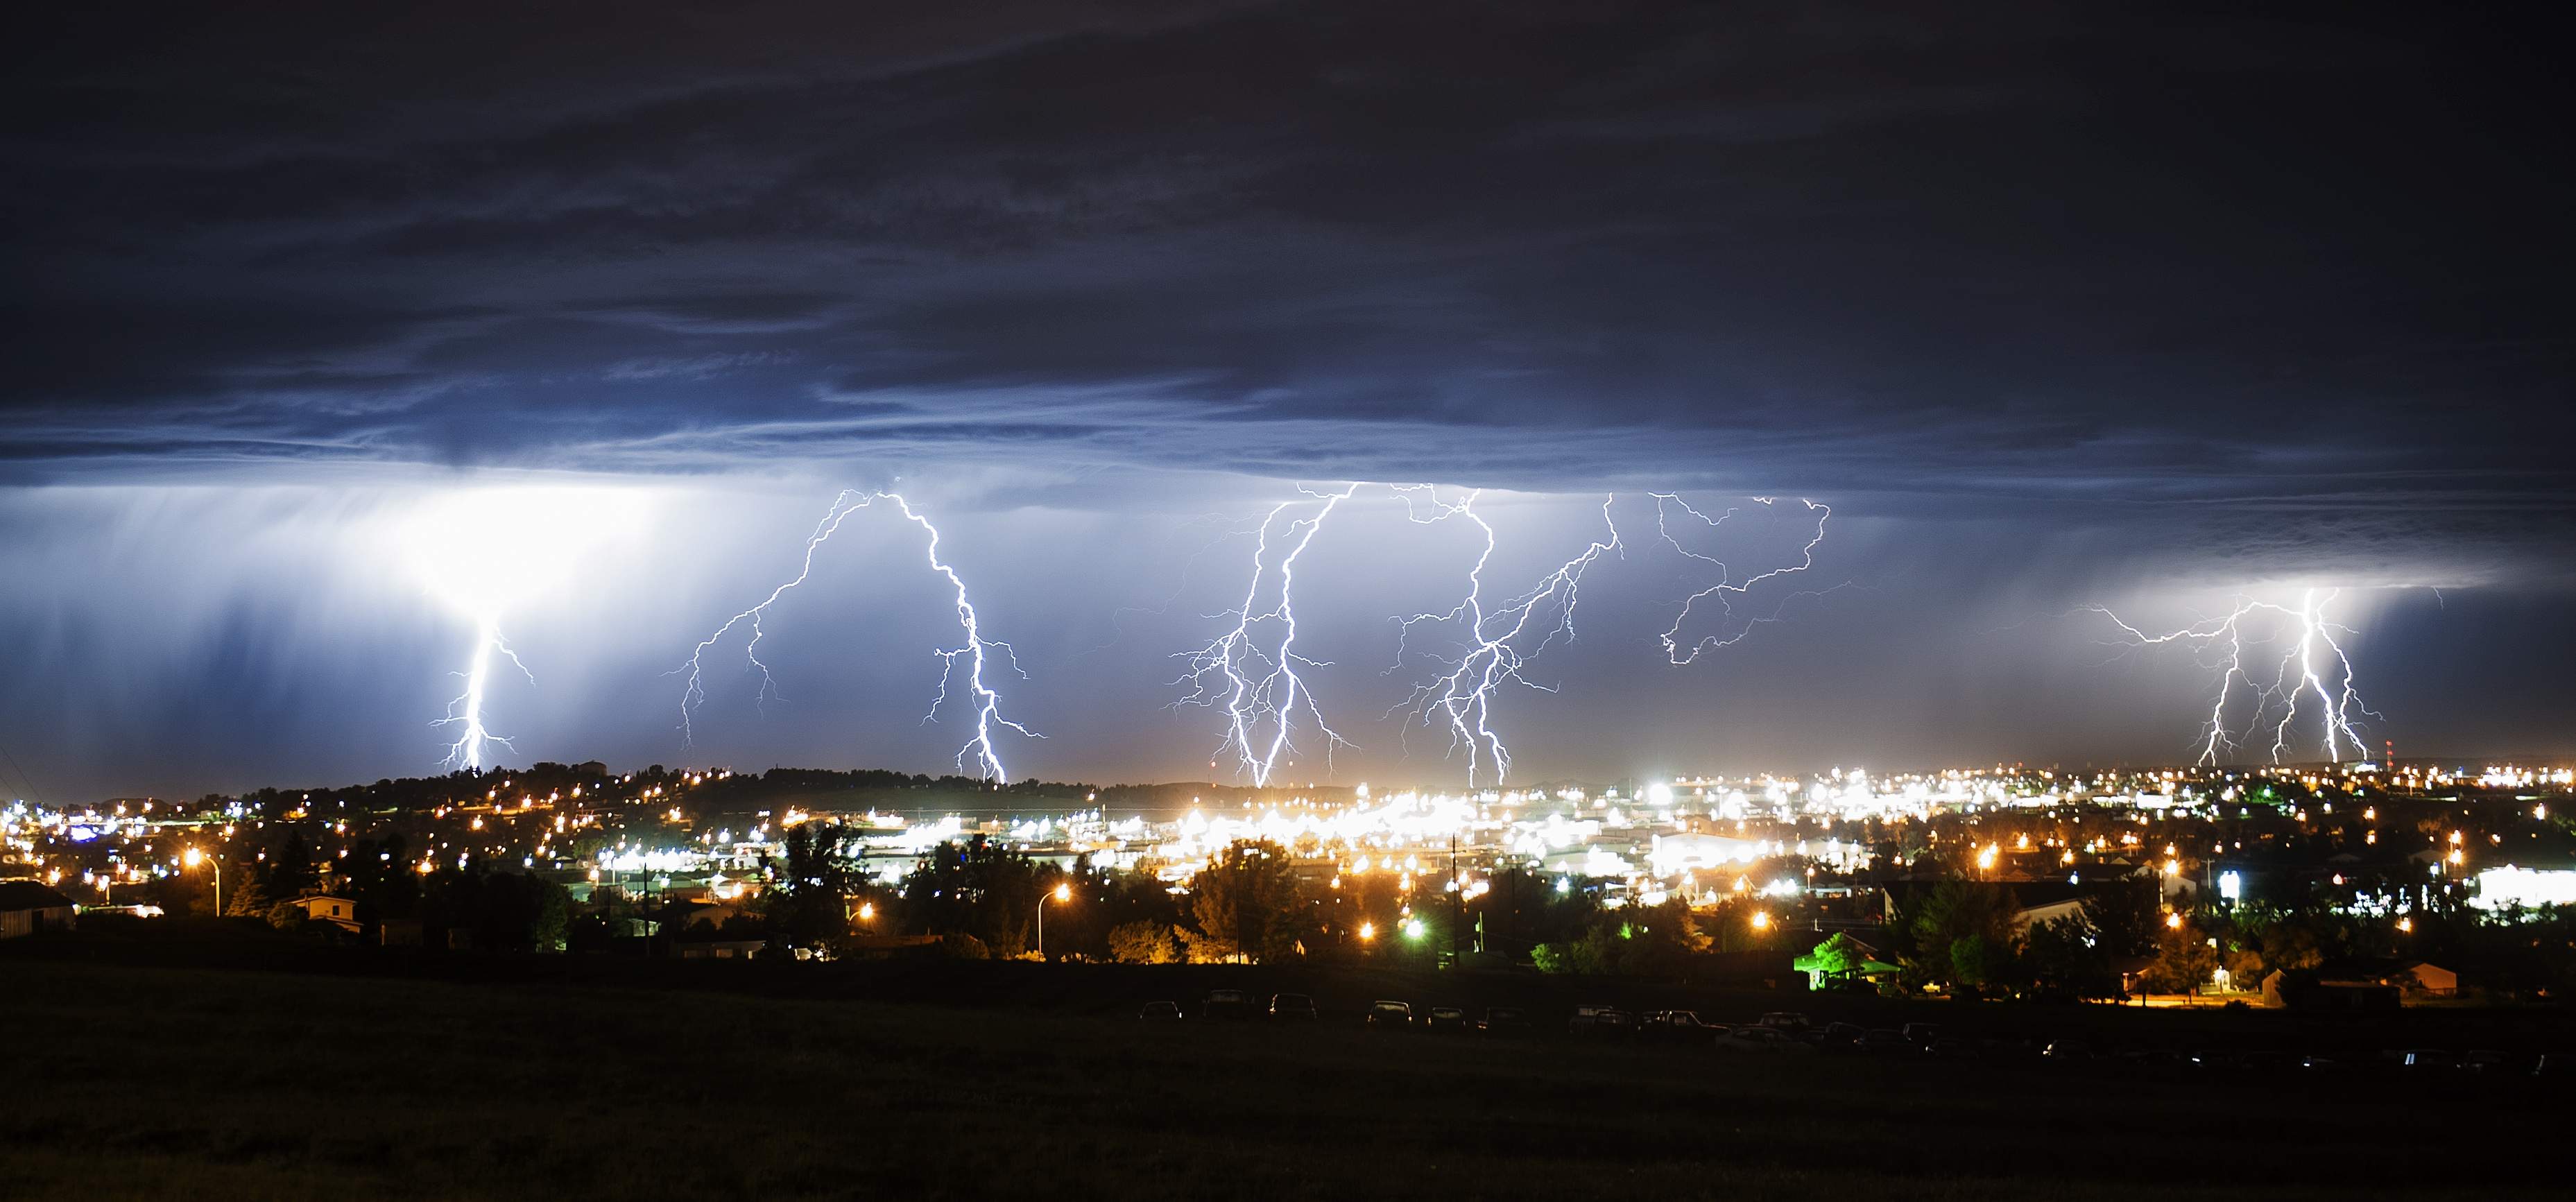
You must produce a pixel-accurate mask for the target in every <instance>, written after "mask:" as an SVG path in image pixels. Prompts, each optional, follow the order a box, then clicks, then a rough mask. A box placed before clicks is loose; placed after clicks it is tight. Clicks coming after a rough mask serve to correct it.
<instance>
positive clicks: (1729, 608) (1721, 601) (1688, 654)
mask: <svg viewBox="0 0 2576 1202" xmlns="http://www.w3.org/2000/svg"><path fill="white" fill-rule="evenodd" d="M1650 495H1651V496H1653V497H1654V498H1655V533H1656V534H1658V535H1660V536H1661V537H1662V538H1663V541H1664V543H1665V545H1667V546H1670V547H1671V548H1672V549H1673V550H1675V551H1679V552H1681V553H1682V554H1683V555H1685V556H1687V557H1689V558H1691V559H1696V560H1699V561H1700V562H1702V563H1706V564H1711V565H1714V566H1715V567H1716V568H1717V571H1718V579H1717V583H1715V584H1712V585H1710V586H1708V587H1707V588H1704V589H1701V590H1700V591H1698V592H1696V593H1692V594H1691V595H1690V596H1689V597H1688V598H1687V599H1685V600H1684V601H1683V602H1682V607H1681V612H1679V613H1676V614H1674V615H1673V624H1672V625H1671V626H1669V627H1666V628H1665V630H1664V634H1663V641H1664V658H1665V659H1667V660H1669V661H1671V662H1672V663H1675V664H1688V663H1691V662H1693V661H1695V660H1697V659H1698V658H1699V657H1700V654H1701V653H1702V652H1706V651H1718V650H1723V649H1725V648H1728V647H1732V646H1734V645H1735V644H1737V643H1739V642H1742V641H1743V640H1744V638H1745V636H1747V635H1749V634H1752V633H1753V628H1754V627H1756V626H1761V625H1765V624H1768V623H1771V622H1777V621H1779V620H1780V612H1781V610H1782V609H1784V608H1786V607H1787V606H1788V604H1789V603H1790V602H1792V601H1795V600H1797V599H1799V598H1801V597H1820V596H1823V595H1824V594H1825V593H1828V592H1831V591H1833V590H1832V589H1823V590H1807V591H1802V592H1796V593H1791V594H1789V595H1788V596H1785V597H1782V598H1781V599H1780V604H1779V605H1776V606H1773V607H1772V610H1771V612H1770V614H1768V615H1767V616H1762V617H1755V618H1749V619H1746V620H1745V621H1744V623H1743V625H1742V626H1740V627H1736V629H1735V633H1733V634H1713V635H1708V636H1706V637H1703V638H1701V639H1700V640H1699V641H1698V642H1696V643H1693V644H1692V645H1691V646H1690V648H1689V649H1688V650H1684V649H1683V648H1682V645H1681V631H1682V626H1683V624H1684V623H1686V622H1688V621H1690V616H1691V610H1692V609H1693V608H1695V607H1697V606H1698V605H1699V603H1700V602H1702V601H1705V600H1709V599H1711V598H1715V599H1716V601H1717V606H1718V610H1719V612H1720V613H1721V614H1723V615H1724V616H1723V617H1722V618H1721V619H1720V621H1719V629H1720V630H1721V631H1723V630H1725V629H1727V628H1728V627H1733V626H1735V622H1736V615H1735V605H1734V603H1733V601H1730V600H1729V599H1728V594H1730V593H1731V594H1733V595H1734V597H1735V598H1736V599H1745V598H1748V597H1749V596H1750V595H1751V594H1752V592H1753V589H1754V587H1755V586H1757V585H1760V584H1762V583H1763V582H1764V581H1768V580H1776V579H1778V578H1780V577H1782V576H1787V575H1791V574H1793V573H1798V572H1804V571H1806V570H1807V569H1809V568H1812V567H1814V566H1816V547H1817V546H1818V545H1819V544H1821V543H1823V542H1824V541H1825V523H1827V522H1829V521H1831V520H1833V516H1834V510H1833V507H1832V506H1830V505H1823V504H1819V503H1817V502H1815V501H1809V500H1805V499H1803V498H1802V499H1800V500H1799V502H1798V503H1799V504H1801V505H1804V506H1806V507H1807V512H1809V513H1812V514H1815V515H1816V534H1815V537H1813V538H1810V539H1808V540H1807V545H1806V546H1805V547H1803V548H1801V549H1800V550H1799V554H1798V562H1797V563H1796V564H1795V565H1794V566H1790V567H1780V568H1773V569H1771V570H1770V571H1768V572H1763V573H1761V574H1759V575H1756V576H1751V577H1747V578H1746V579H1745V580H1744V581H1743V582H1742V583H1740V584H1739V583H1735V582H1734V580H1733V577H1734V570H1733V569H1731V568H1729V567H1727V566H1726V564H1725V562H1724V561H1722V560H1719V559H1717V558H1716V557H1715V556H1710V555H1703V554H1701V553H1699V552H1697V551H1693V550H1691V549H1690V548H1688V547H1685V546H1683V545H1682V543H1681V540H1680V539H1679V538H1676V537H1674V535H1673V531H1672V526H1671V524H1670V513H1671V510H1673V509H1679V510H1681V511H1682V512H1684V513H1687V514H1689V515H1690V516H1692V517H1694V518H1697V519H1699V520H1700V521H1701V522H1702V523H1705V524H1706V525H1707V526H1708V528H1709V529H1711V530H1715V529H1718V528H1719V527H1722V526H1724V525H1725V524H1726V520H1727V519H1728V518H1731V517H1734V516H1735V515H1736V512H1737V510H1736V509H1729V510H1727V511H1726V512H1725V513H1722V514H1719V515H1718V516H1716V517H1713V518H1712V517H1710V516H1708V515H1707V514H1705V513H1702V512H1700V511H1699V510H1697V509H1694V508H1692V507H1691V504H1690V502H1688V501H1685V500H1683V499H1681V497H1680V496H1679V495H1678V494H1675V493H1653V494H1650ZM1753 500H1754V503H1755V504H1758V505H1760V506H1762V507H1763V508H1764V509H1766V510H1767V509H1769V508H1771V507H1772V506H1773V504H1774V503H1775V501H1776V498H1773V497H1755V498H1753ZM1834 587H1835V588H1840V587H1842V586H1841V585H1836V586H1834Z"/></svg>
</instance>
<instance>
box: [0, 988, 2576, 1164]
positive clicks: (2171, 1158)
mask: <svg viewBox="0 0 2576 1202" xmlns="http://www.w3.org/2000/svg"><path fill="white" fill-rule="evenodd" d="M743 967H749V966H748V965H746V966H743ZM993 967H994V968H1029V969H1033V970H1036V971H1038V972H1043V971H1044V969H1043V967H1042V966H1033V965H1032V966H1017V965H1013V966H1002V965H996V966H993ZM0 974H5V978H6V979H5V989H0V1021H5V1029H6V1030H7V1031H8V1032H9V1036H10V1038H9V1052H8V1056H7V1060H8V1072H7V1088H6V1089H5V1090H0V1197H8V1198H71V1197H79V1198H156V1199H157V1198H277V1199H298V1198H313V1199H333V1200H335V1202H336V1200H341V1199H348V1198H357V1197H369V1198H373V1197H392V1198H458V1197H530V1198H536V1197H543V1198H617V1199H635V1198H670V1197H699V1198H704V1197H762V1198H800V1197H822V1198H838V1197H853V1198H857V1197H866V1198H883V1197H914V1196H931V1197H993V1196H1002V1195H1006V1194H1007V1195H1011V1196H1025V1197H1040V1198H1109V1197H1119V1198H1137V1197H1192V1198H1207V1197H1260V1198H1277V1197H1288V1198H1344V1197H1422V1198H1429V1197H1469V1198H1473V1197H1602V1196H1615V1197H1626V1198H1675V1197H1701V1196H1712V1195H1723V1196H1729V1197H1737V1198H1765V1197H1777V1198H1815V1197H1830V1196H1846V1197H1854V1198H1858V1197H1905V1198H1911V1199H1919V1198H1977V1199H1996V1198H2065V1197H2076V1196H2083V1197H2115V1198H2140V1199H2145V1198H2154V1199H2168V1200H2169V1199H2175V1198H2192V1197H2240V1196H2241V1197H2258V1196H2259V1197H2265V1198H2273V1199H2279V1198H2298V1197H2318V1198H2328V1197H2335V1198H2341V1197H2350V1196H2354V1195H2356V1194H2361V1193H2373V1192H2381V1191H2390V1190H2396V1191H2403V1192H2406V1193H2409V1194H2413V1195H2417V1196H2450V1195H2456V1196H2462V1197H2470V1196H2476V1197H2489V1198H2492V1197H2499V1196H2521V1195H2528V1196H2533V1197H2538V1196H2544V1194H2545V1195H2546V1196H2551V1197H2557V1196H2563V1195H2561V1194H2558V1193H2556V1192H2555V1188H2554V1187H2555V1186H2556V1185H2557V1184H2558V1182H2557V1180H2556V1177H2555V1175H2554V1170H2551V1169H2549V1168H2548V1166H2549V1165H2550V1164H2551V1163H2552V1162H2553V1161H2554V1160H2555V1159H2556V1157H2557V1156H2558V1154H2559V1152H2560V1149H2559V1148H2558V1146H2557V1145H2556V1143H2555V1142H2553V1141H2555V1140H2556V1139H2557V1138H2558V1133H2559V1132H2561V1131H2562V1130H2563V1121H2564V1113H2565V1112H2564V1110H2563V1109H2561V1107H2560V1105H2559V1104H2558V1103H2557V1102H2556V1100H2555V1094H2556V1093H2557V1092H2561V1091H2560V1090H2558V1089H2557V1088H2556V1087H2555V1085H2554V1083H2551V1088H2550V1090H2549V1091H2548V1092H2544V1091H2543V1089H2541V1088H2539V1086H2541V1085H2542V1084H2544V1083H2541V1082H2533V1081H2530V1080H2529V1079H2527V1078H2521V1077H2515V1078H2511V1079H2507V1078H2503V1077H2495V1078H2485V1079H2478V1080H2472V1075H2469V1074H2461V1075H2458V1076H2456V1077H2451V1076H2446V1077H2444V1078H2442V1079H2440V1080H2438V1081H2433V1080H2429V1079H2428V1080H2418V1079H2414V1078H2410V1077H2409V1076H2407V1075H2405V1074H2395V1073H2386V1074H2369V1075H2359V1074H2355V1075H2331V1076H2319V1077H2312V1078H2306V1077H2300V1076H2297V1075H2292V1076H2287V1077H2284V1076H2280V1075H2277V1074H2267V1075H2254V1074H2234V1073H2216V1074H2213V1073H2208V1072H2192V1071H2173V1070H2170V1069H2169V1067H2168V1066H2141V1067H2137V1068H2134V1069H2129V1068H2120V1069H2110V1068H2099V1069H2095V1070H2091V1071H2070V1070H2068V1069H2064V1068H2058V1067H2052V1066H2050V1065H2048V1064H2046V1063H2044V1062H2038V1061H2014V1062H2009V1063H1989V1062H1978V1063H1968V1064H1958V1063H1947V1062H1934V1061H1929V1060H1920V1061H1918V1060H1880V1059H1870V1058H1860V1057H1823V1056H1817V1057H1806V1058H1790V1057H1768V1058H1765V1057H1724V1056H1719V1055H1715V1054H1711V1053H1708V1052H1706V1051H1703V1050H1701V1049H1698V1048H1658V1047H1640V1046H1610V1045H1599V1044H1592V1043H1587V1042H1579V1041H1574V1040H1569V1039H1563V1038H1538V1039H1531V1040H1516V1041H1489V1040H1485V1039H1481V1038H1477V1037H1472V1036H1448V1037H1444V1036H1433V1035H1425V1034H1394V1033H1375V1032H1369V1031H1365V1030H1362V1029H1360V1028H1359V1027H1358V1025H1357V1024H1356V1023H1355V1022H1350V1023H1345V1022H1334V1021H1327V1022H1324V1023H1320V1024H1317V1025H1314V1026H1306V1027H1288V1028H1282V1027H1275V1026H1270V1025H1268V1024H1249V1023H1247V1024H1228V1023H1208V1022H1202V1021H1188V1022H1184V1023H1181V1024H1177V1025H1173V1026H1147V1025H1145V1024H1142V1023H1139V1022H1137V1021H1135V1020H1134V1019H1133V1018H1131V1017H1127V1016H1126V1013H1125V1012H1123V1011H1122V1010H1119V1009H1107V1008H1094V1007H1089V1006H1083V1007H1075V1008H1066V1007H1060V1006H1057V1007H1045V1006H1029V1005H1009V1004H1005V1005H992V1006H981V1007H974V1008H961V1007H958V1006H953V1005H944V1006H931V1005H922V1004H915V1003H902V1004H898V1003H890V1002H884V1001H875V1000H866V999H863V998H862V999H848V998H844V999H839V1000H819V999H816V998H811V997H794V996H770V995H768V994H767V991H751V992H737V991H734V990H730V989H721V988H719V989H701V988H686V989H663V988H633V987H627V986H618V985H609V984H568V983H547V982H544V981H540V980H534V979H518V980H502V979H490V980H481V981H476V980H458V979H437V978H436V977H435V976H429V977H424V976H419V975H408V976H402V975H348V974H342V975H316V974H313V973H307V972H278V971H244V970H240V969H233V968H217V967H187V968H171V967H151V966H145V965H139V964H136V963H132V962H130V961H129V962H122V963H120V962H109V961H100V960H81V959H65V958H59V957H53V956H24V955H11V956H7V957H0ZM1198 983H1199V982H1198V980H1197V977H1196V976H1192V977H1191V978H1190V979H1189V980H1188V981H1184V980H1182V979H1181V978H1179V977H1173V978H1171V979H1170V980H1169V984H1170V985H1172V986H1175V987H1181V986H1192V985H1196V984H1198ZM1394 984H1396V983H1394V982H1378V983H1374V984H1373V986H1372V987H1387V986H1391V985H1394ZM1119 988H1120V989H1121V990H1129V989H1133V988H1135V986H1134V985H1133V984H1132V983H1131V984H1128V985H1122V986H1120V987H1119ZM1183 991H1184V990H1183V989H1181V988H1174V989H1172V990H1170V992H1175V993H1179V992H1183ZM2105 1017H2108V1016H2105ZM2139 1017H2144V1016H2139Z"/></svg>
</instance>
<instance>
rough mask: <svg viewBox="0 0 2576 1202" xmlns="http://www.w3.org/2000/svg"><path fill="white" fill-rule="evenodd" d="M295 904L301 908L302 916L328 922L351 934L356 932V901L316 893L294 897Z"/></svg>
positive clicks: (315, 920)
mask: <svg viewBox="0 0 2576 1202" xmlns="http://www.w3.org/2000/svg"><path fill="white" fill-rule="evenodd" d="M295 904H296V905H298V906H300V907H302V908H303V910H304V917H306V918H308V919H311V920H312V921H314V922H327V923H330V924H331V925H332V926H335V927H338V928H340V929H341V930H344V931H347V932H349V933H350V934H352V935H355V934H357V933H358V903H356V902H354V901H351V900H349V899H348V898H345V897H337V896H334V895H332V894H328V893H316V894H313V895H311V896H309V897H299V898H296V899H295Z"/></svg>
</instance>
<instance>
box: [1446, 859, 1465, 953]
mask: <svg viewBox="0 0 2576 1202" xmlns="http://www.w3.org/2000/svg"><path fill="white" fill-rule="evenodd" d="M1449 896H1450V897H1452V898H1454V899H1455V901H1454V902H1453V903H1452V904H1451V906H1450V914H1449V967H1450V968H1453V969H1454V968H1456V967H1458V928H1459V927H1460V926H1461V925H1463V924H1464V923H1465V922H1466V921H1467V886H1466V884H1465V883H1464V882H1462V881H1460V880H1459V879H1458V832H1456V831H1451V832H1449Z"/></svg>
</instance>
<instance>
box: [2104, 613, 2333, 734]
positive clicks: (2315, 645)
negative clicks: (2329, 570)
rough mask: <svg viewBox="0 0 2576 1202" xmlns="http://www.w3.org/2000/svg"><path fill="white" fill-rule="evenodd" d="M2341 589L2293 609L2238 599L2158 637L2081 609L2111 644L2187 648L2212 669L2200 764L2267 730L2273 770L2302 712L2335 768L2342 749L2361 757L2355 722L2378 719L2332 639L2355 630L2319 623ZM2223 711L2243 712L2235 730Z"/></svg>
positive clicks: (2329, 622) (2108, 615)
mask: <svg viewBox="0 0 2576 1202" xmlns="http://www.w3.org/2000/svg"><path fill="white" fill-rule="evenodd" d="M2341 591H2342V590H2340V589H2324V590H2319V589H2313V588H2312V589H2308V590H2306V591H2305V592H2304V593H2302V594H2301V595H2300V598H2299V603H2298V604H2297V605H2296V606H2295V607H2294V606H2288V605H2279V604H2274V603H2271V602H2266V601H2256V600H2252V599H2250V598H2245V597H2239V598H2237V600H2236V603H2235V605H2234V606H2233V608H2231V609H2230V610H2229V611H2228V612H2227V613H2225V614H2223V615H2221V616H2219V617H2215V618H2209V619H2206V620H2204V621H2200V622H2196V623H2193V624H2192V625H2189V626H2185V627H2183V628H2181V629H2179V630H2169V631H2165V632H2163V633H2161V634H2149V633H2147V632H2146V631H2144V630H2140V629H2139V628H2137V627H2136V626H2133V625H2131V624H2130V623H2129V622H2128V621H2126V620H2125V619H2123V618H2121V617H2120V616H2119V615H2118V614H2115V613H2113V612H2111V611H2110V610H2109V609H2106V608H2103V607H2101V606H2098V605H2095V606H2087V607H2085V608H2086V609H2087V610H2088V611H2089V612H2092V613H2098V614H2101V615H2102V616H2103V617H2106V618H2109V619H2110V620H2111V623H2112V624H2113V625H2114V626H2117V627H2118V628H2119V630H2120V638H2119V639H2118V640H2117V641H2118V645H2120V646H2123V647H2129V648H2141V649H2142V648H2149V647H2160V646H2168V645H2181V646H2187V647H2191V648H2194V649H2195V650H2196V651H2197V653H2199V654H2200V655H2201V656H2202V657H2203V661H2204V662H2206V663H2208V664H2209V665H2210V666H2212V667H2214V668H2216V669H2217V671H2218V691H2217V693H2216V695H2215V696H2213V697H2212V698H2211V699H2210V704H2209V715H2208V716H2207V717H2206V718H2204V719H2203V720H2202V721H2201V726H2200V734H2199V736H2198V737H2197V739H2196V740H2195V742H2196V743H2197V745H2198V748H2199V756H2200V760H2199V762H2200V763H2202V764H2217V763H2219V762H2221V761H2220V757H2221V756H2222V755H2223V754H2234V753H2237V752H2241V751H2243V750H2244V749H2245V748H2246V747H2248V746H2249V745H2252V744H2254V743H2257V742H2259V741H2261V740H2262V739H2263V738H2264V734H2263V731H2264V728H2265V726H2266V725H2267V724H2268V725H2269V727H2270V736H2269V737H2270V743H2269V745H2268V747H2267V748H2266V750H2267V752H2268V754H2269V756H2270V759H2271V762H2273V763H2275V764H2278V763H2281V762H2282V761H2283V760H2284V759H2285V758H2287V757H2288V756H2289V754H2290V751H2291V747H2292V745H2293V741H2294V738H2295V736H2294V734H2293V729H2294V727H2296V726H2297V725H2298V724H2299V722H2300V719H2301V714H2302V709H2303V707H2305V709H2306V712H2307V715H2308V717H2307V721H2308V724H2309V725H2311V726H2312V727H2313V728H2314V729H2315V731H2316V737H2317V738H2318V746H2319V747H2320V749H2321V750H2322V751H2323V753H2324V756H2325V758H2326V759H2327V760H2328V761H2331V762H2340V761H2341V760H2343V759H2344V758H2345V756H2344V754H2343V752H2344V749H2345V748H2346V747H2347V746H2348V747H2350V748H2351V751H2352V756H2351V758H2353V759H2367V758H2369V750H2368V748H2367V746H2366V745H2365V744H2364V743H2363V742H2362V739H2361V731H2360V726H2359V722H2358V720H2357V719H2356V717H2355V715H2359V716H2361V717H2367V718H2379V717H2380V715H2379V714H2377V713H2375V712H2373V711H2372V710H2371V709H2370V707H2369V706H2367V705H2364V704H2363V703H2362V700H2361V695H2360V693H2359V692H2357V691H2356V690H2355V689H2354V686H2353V667H2352V657H2351V656H2350V655H2348V654H2346V653H2345V651H2344V648H2343V644H2342V642H2341V640H2340V639H2339V638H2338V637H2337V636H2339V635H2340V636H2344V637H2350V636H2351V635H2353V634H2355V633H2357V632H2355V631H2354V630H2353V629H2352V628H2351V627H2349V626H2343V625H2339V624H2337V623H2335V622H2333V621H2332V620H2330V619H2328V618H2327V616H2326V608H2327V606H2329V605H2331V604H2332V603H2333V602H2334V599H2335V597H2336V596H2337V595H2338V594H2339V593H2340V592H2341ZM2320 593H2322V595H2320ZM2284 640H2286V642H2285V641H2284ZM2267 676H2268V677H2269V679H2266V677H2267ZM2231 714H2243V715H2244V716H2245V717H2244V724H2243V725H2242V726H2241V727H2239V726H2234V725H2231V723H2230V721H2229V718H2230V715H2231Z"/></svg>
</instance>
